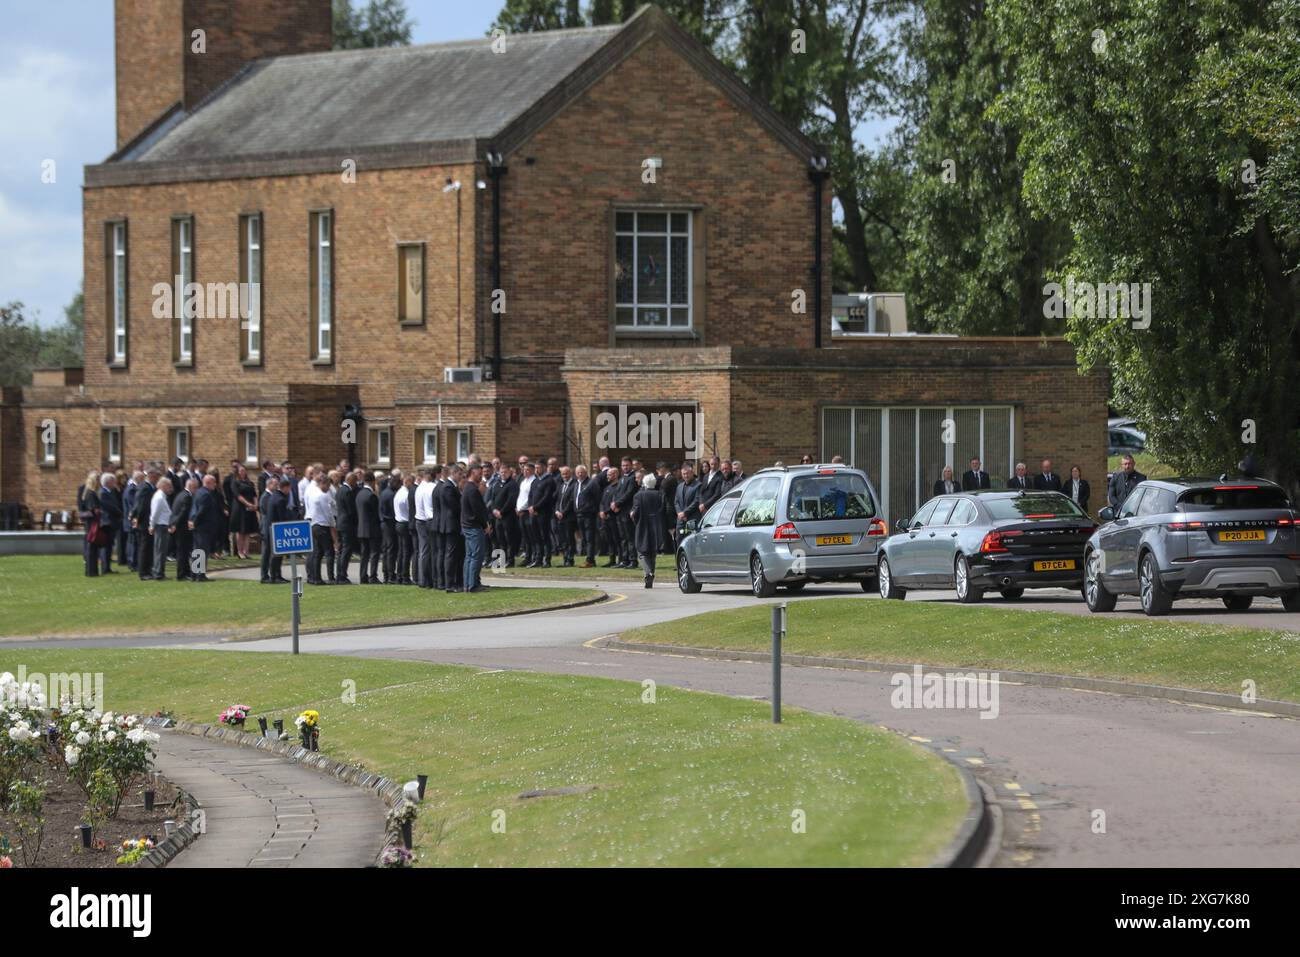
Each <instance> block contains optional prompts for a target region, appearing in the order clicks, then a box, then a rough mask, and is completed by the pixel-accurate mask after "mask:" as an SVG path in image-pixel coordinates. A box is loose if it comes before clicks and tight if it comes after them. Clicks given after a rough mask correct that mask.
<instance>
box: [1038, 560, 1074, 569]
mask: <svg viewBox="0 0 1300 957" xmlns="http://www.w3.org/2000/svg"><path fill="white" fill-rule="evenodd" d="M1073 568H1074V559H1073V558H1057V559H1054V560H1052V561H1050V562H1034V571H1036V572H1068V571H1070V570H1072V569H1073Z"/></svg>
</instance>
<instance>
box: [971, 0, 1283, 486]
mask: <svg viewBox="0 0 1300 957" xmlns="http://www.w3.org/2000/svg"><path fill="white" fill-rule="evenodd" d="M995 20H996V23H997V32H998V40H999V42H1000V43H1001V44H1003V45H1004V47H1005V48H1006V49H1007V50H1008V51H1009V52H1010V53H1011V54H1012V55H1013V56H1015V57H1016V58H1017V68H1016V81H1015V84H1014V85H1013V86H1012V87H1010V88H1009V89H1007V90H1005V91H1004V92H1003V94H1002V96H1001V97H1000V100H999V105H998V107H997V109H998V111H999V112H1000V113H1001V115H1004V116H1005V117H1006V118H1007V120H1008V122H1010V123H1012V124H1013V125H1015V126H1017V127H1018V128H1019V129H1020V130H1021V139H1020V144H1019V153H1018V155H1019V158H1020V161H1021V163H1022V165H1023V168H1024V187H1023V195H1024V197H1025V199H1026V201H1027V202H1028V204H1029V206H1030V207H1031V209H1032V210H1033V211H1034V212H1036V213H1037V214H1038V215H1040V216H1042V217H1044V218H1048V217H1050V218H1052V219H1055V220H1058V221H1059V222H1061V223H1062V224H1063V225H1064V226H1066V228H1068V230H1069V232H1070V236H1071V240H1072V244H1073V245H1072V249H1071V251H1070V252H1069V254H1068V256H1067V257H1066V258H1065V260H1064V262H1063V263H1062V264H1061V266H1060V268H1059V269H1058V270H1056V278H1057V279H1058V280H1060V281H1063V280H1064V279H1065V278H1066V277H1068V276H1074V277H1075V278H1076V281H1086V282H1089V283H1116V282H1125V283H1132V282H1138V283H1150V284H1151V299H1150V301H1149V302H1148V306H1149V307H1150V319H1149V322H1150V324H1149V327H1148V328H1140V327H1141V326H1142V325H1143V324H1144V323H1145V320H1139V321H1138V322H1137V323H1135V322H1134V321H1131V320H1130V319H1127V318H1124V317H1123V316H1122V315H1121V316H1120V317H1118V318H1116V317H1109V316H1108V317H1106V318H1091V317H1090V316H1089V315H1088V314H1087V313H1088V310H1087V309H1086V308H1081V309H1076V310H1075V315H1074V316H1073V317H1072V318H1070V320H1069V332H1068V335H1069V337H1070V338H1071V340H1072V341H1073V342H1074V343H1075V344H1076V345H1077V346H1078V349H1079V356H1080V361H1081V364H1082V365H1083V366H1085V367H1090V366H1094V365H1108V366H1109V367H1110V369H1111V372H1112V377H1113V379H1112V381H1113V389H1114V401H1115V404H1116V405H1118V406H1119V407H1121V408H1124V409H1126V410H1127V411H1129V412H1130V413H1132V414H1134V415H1135V416H1136V417H1137V418H1138V419H1139V420H1140V421H1141V422H1142V423H1143V424H1144V425H1145V426H1146V428H1147V430H1148V441H1149V444H1150V445H1151V446H1152V447H1153V450H1154V451H1155V452H1156V453H1158V454H1159V455H1160V456H1161V458H1163V459H1164V460H1165V461H1168V462H1169V463H1170V464H1172V465H1174V466H1175V467H1176V468H1179V469H1181V470H1185V471H1209V472H1211V473H1214V472H1217V471H1219V470H1221V469H1223V468H1225V467H1230V466H1231V464H1232V463H1234V462H1236V461H1237V460H1238V459H1239V458H1240V457H1242V456H1243V455H1244V454H1246V453H1248V452H1253V453H1254V455H1255V456H1256V460H1257V462H1258V463H1259V465H1260V466H1261V467H1262V470H1263V471H1264V473H1265V474H1269V475H1271V476H1273V477H1275V478H1278V479H1280V480H1282V481H1284V482H1286V483H1287V484H1289V485H1291V486H1292V487H1295V485H1296V465H1297V461H1298V455H1297V451H1298V449H1297V446H1298V445H1300V442H1298V441H1297V440H1298V438H1300V433H1298V432H1297V424H1298V422H1297V407H1296V403H1295V397H1294V394H1293V393H1292V391H1291V390H1292V388H1293V386H1294V383H1295V382H1296V381H1297V377H1298V376H1300V335H1298V329H1300V323H1298V319H1300V317H1298V316H1297V303H1298V302H1300V295H1298V293H1300V290H1298V288H1297V285H1298V282H1300V245H1298V244H1297V227H1300V218H1297V215H1296V211H1297V206H1298V205H1300V204H1297V203H1296V201H1295V199H1296V189H1297V186H1296V183H1297V180H1296V176H1295V172H1296V170H1295V162H1296V151H1297V137H1300V110H1297V104H1296V97H1297V89H1300V86H1298V85H1297V83H1296V78H1297V63H1300V46H1298V41H1297V34H1298V33H1300V17H1298V16H1297V4H1296V2H1295V0H1274V2H1270V3H1260V2H1257V0H1211V2H1206V3H1202V4H1197V5H1189V4H1187V3H1185V2H1182V0H1003V2H1001V3H1000V4H999V5H998V7H997V11H996V13H995ZM1247 160H1250V161H1252V162H1253V164H1254V167H1255V168H1257V169H1258V170H1259V171H1260V176H1259V177H1258V181H1257V182H1254V183H1252V182H1249V181H1248V178H1247V177H1244V176H1243V172H1244V164H1245V162H1246V161H1247ZM1078 305H1080V306H1084V305H1085V304H1084V303H1082V302H1081V303H1079V304H1078ZM1135 325H1137V326H1139V327H1138V328H1135ZM1247 420H1249V422H1251V423H1253V424H1254V425H1255V428H1254V429H1253V430H1250V431H1253V437H1254V438H1255V439H1256V441H1257V444H1256V445H1253V446H1251V445H1245V444H1243V435H1244V434H1247V435H1248V424H1244V423H1247Z"/></svg>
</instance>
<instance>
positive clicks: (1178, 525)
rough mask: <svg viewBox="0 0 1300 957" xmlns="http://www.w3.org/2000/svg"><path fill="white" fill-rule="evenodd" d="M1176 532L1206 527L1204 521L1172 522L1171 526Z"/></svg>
mask: <svg viewBox="0 0 1300 957" xmlns="http://www.w3.org/2000/svg"><path fill="white" fill-rule="evenodd" d="M1168 527H1169V528H1170V529H1172V530H1173V531H1175V532H1190V531H1193V530H1195V529H1198V528H1204V527H1205V523H1204V522H1170V523H1169V526H1168Z"/></svg>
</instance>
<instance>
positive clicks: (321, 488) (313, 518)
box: [303, 475, 337, 585]
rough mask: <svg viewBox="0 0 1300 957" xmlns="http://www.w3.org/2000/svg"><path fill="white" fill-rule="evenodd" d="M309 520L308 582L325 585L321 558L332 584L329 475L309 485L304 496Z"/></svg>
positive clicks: (331, 517) (333, 532)
mask: <svg viewBox="0 0 1300 957" xmlns="http://www.w3.org/2000/svg"><path fill="white" fill-rule="evenodd" d="M303 505H304V507H305V508H306V517H307V521H309V522H310V523H311V561H310V562H309V563H308V564H307V584H309V585H323V584H325V583H324V582H323V581H321V577H320V565H321V560H322V559H324V561H325V567H326V568H327V569H328V570H329V574H330V584H331V585H332V584H334V539H335V536H336V535H337V532H336V531H335V528H334V499H333V497H332V496H331V495H330V486H329V477H328V476H326V475H322V476H321V477H320V480H319V481H317V482H313V483H312V484H311V485H309V486H307V493H306V494H305V495H304V496H303Z"/></svg>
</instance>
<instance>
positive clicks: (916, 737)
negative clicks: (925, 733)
mask: <svg viewBox="0 0 1300 957" xmlns="http://www.w3.org/2000/svg"><path fill="white" fill-rule="evenodd" d="M908 737H909V738H910V739H911V740H913V741H920V742H921V743H922V744H929V743H930V739H929V738H923V737H921V736H920V735H918V734H910V735H908Z"/></svg>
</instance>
